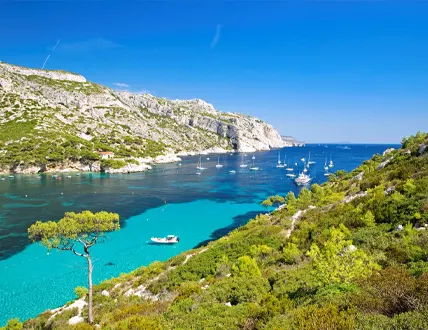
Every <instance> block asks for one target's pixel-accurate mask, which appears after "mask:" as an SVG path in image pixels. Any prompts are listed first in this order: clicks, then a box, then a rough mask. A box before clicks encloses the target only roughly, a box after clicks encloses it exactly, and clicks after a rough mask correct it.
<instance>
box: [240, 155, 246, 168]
mask: <svg viewBox="0 0 428 330" xmlns="http://www.w3.org/2000/svg"><path fill="white" fill-rule="evenodd" d="M247 166H248V165H247V164H244V156H241V165H239V167H241V168H245V167H247Z"/></svg>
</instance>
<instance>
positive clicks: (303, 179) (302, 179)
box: [294, 173, 311, 186]
mask: <svg viewBox="0 0 428 330" xmlns="http://www.w3.org/2000/svg"><path fill="white" fill-rule="evenodd" d="M294 182H295V183H296V184H297V185H298V186H305V185H307V184H309V182H311V178H310V177H309V175H306V174H305V173H300V174H299V176H298V177H297V178H296V179H295V180H294Z"/></svg>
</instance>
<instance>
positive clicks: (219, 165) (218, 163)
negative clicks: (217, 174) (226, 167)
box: [215, 157, 223, 168]
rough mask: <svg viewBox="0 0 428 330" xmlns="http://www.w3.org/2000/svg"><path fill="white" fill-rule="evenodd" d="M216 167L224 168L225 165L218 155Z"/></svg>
mask: <svg viewBox="0 0 428 330" xmlns="http://www.w3.org/2000/svg"><path fill="white" fill-rule="evenodd" d="M215 167H217V168H222V167H223V165H221V164H220V157H218V159H217V165H216V166H215Z"/></svg>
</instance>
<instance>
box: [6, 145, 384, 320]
mask: <svg viewBox="0 0 428 330" xmlns="http://www.w3.org/2000/svg"><path fill="white" fill-rule="evenodd" d="M388 147H389V146H385V145H369V146H351V149H349V150H348V149H342V148H339V147H337V146H328V148H327V147H325V146H308V147H305V148H287V149H283V150H282V151H281V152H282V155H284V153H285V152H286V154H287V158H288V159H289V160H290V161H292V162H293V163H294V162H298V164H299V167H301V162H300V158H301V157H307V154H308V151H311V159H312V160H315V161H316V162H317V164H316V165H313V166H312V168H311V171H310V174H311V176H312V177H313V178H314V182H323V181H324V180H325V179H326V177H324V176H323V166H324V160H325V157H330V154H331V155H332V159H333V160H334V161H335V168H334V169H335V170H339V169H345V170H351V169H352V168H354V167H356V166H357V165H359V164H360V163H361V162H362V161H363V160H365V159H368V158H370V157H371V156H372V155H373V154H374V153H377V152H382V151H383V150H385V149H386V148H388ZM251 156H252V155H250V154H248V155H247V157H245V159H246V161H247V162H249V163H251V162H252V161H251ZM208 157H210V160H209V161H207V160H206V159H205V158H206V157H204V159H203V164H204V166H206V167H208V169H207V170H206V171H204V172H203V173H202V175H196V174H195V173H196V169H195V166H196V162H197V157H186V159H183V161H182V166H178V164H166V165H159V166H157V167H156V168H155V169H154V170H153V171H149V172H145V173H136V174H129V175H108V174H99V173H97V174H95V173H94V174H89V173H86V174H83V173H82V175H80V176H76V175H75V174H73V175H72V178H66V175H63V174H61V175H60V176H61V180H59V179H55V178H52V176H51V175H42V176H41V177H39V176H36V175H26V176H25V175H22V176H19V175H17V176H15V178H14V179H9V178H7V179H6V180H5V181H0V274H1V281H0V325H1V324H4V323H5V322H6V321H7V319H9V318H11V317H20V318H21V319H26V318H29V317H33V316H35V315H37V314H39V313H41V312H43V311H44V310H46V309H51V308H55V307H58V306H60V305H62V304H64V303H65V302H67V301H69V300H71V299H73V298H74V293H73V290H74V288H75V287H76V286H79V285H86V263H85V259H83V258H79V257H76V256H74V255H73V254H72V253H70V252H58V251H51V252H50V253H47V250H46V249H45V248H43V247H41V246H39V245H36V244H29V242H28V240H27V236H26V228H28V226H29V225H31V223H33V222H34V221H36V220H39V219H40V220H49V219H59V218H60V217H61V216H62V215H63V214H64V212H67V211H80V210H83V209H90V210H92V211H99V210H107V211H114V212H118V213H119V214H120V215H121V220H122V223H121V226H122V229H121V230H120V231H118V232H115V233H110V234H109V235H108V237H107V240H106V241H105V243H103V244H99V245H98V246H95V247H94V248H93V249H92V255H93V259H94V282H95V283H99V282H100V281H102V280H104V279H108V278H111V277H113V276H118V275H119V274H120V273H122V272H129V271H131V270H133V269H135V268H137V267H140V266H142V265H147V264H149V263H150V262H152V261H155V260H161V261H162V260H166V259H168V258H170V257H172V256H174V255H176V254H178V253H180V252H182V251H185V250H188V249H191V248H194V247H195V246H198V245H200V244H204V243H206V242H207V241H209V240H211V239H216V238H218V237H221V236H222V235H224V234H226V233H227V232H229V231H230V230H231V229H233V228H236V227H237V226H239V225H242V224H244V223H246V222H247V221H248V220H249V219H250V218H253V217H254V216H255V215H256V214H258V213H260V212H262V211H263V209H262V208H261V206H260V201H261V200H263V199H264V198H265V197H266V196H269V195H272V194H277V193H278V194H283V195H284V194H286V193H287V192H288V191H294V192H296V193H297V192H298V188H297V187H296V186H295V185H294V184H293V182H292V180H290V179H288V178H286V177H285V173H286V172H285V170H284V169H278V168H275V165H276V159H277V157H278V151H269V152H259V153H256V154H255V157H256V160H255V162H256V164H257V166H259V167H260V168H261V169H262V170H261V171H260V172H256V173H254V172H250V171H249V170H247V169H246V170H242V169H239V163H240V161H241V155H238V154H234V155H232V156H231V155H221V162H222V164H223V165H224V168H222V169H216V168H215V164H216V162H217V156H214V155H210V156H208ZM230 169H236V170H237V173H236V174H229V170H230ZM168 234H175V235H178V236H180V242H179V243H178V244H176V245H174V246H156V245H150V244H147V241H148V239H149V238H150V237H151V236H165V235H168Z"/></svg>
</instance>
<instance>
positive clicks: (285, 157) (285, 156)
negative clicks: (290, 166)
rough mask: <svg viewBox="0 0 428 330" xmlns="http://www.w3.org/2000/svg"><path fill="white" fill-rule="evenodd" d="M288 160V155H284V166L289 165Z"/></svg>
mask: <svg viewBox="0 0 428 330" xmlns="http://www.w3.org/2000/svg"><path fill="white" fill-rule="evenodd" d="M286 160H287V155H284V163H283V165H284V167H287V163H286V162H285V161H286Z"/></svg>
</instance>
